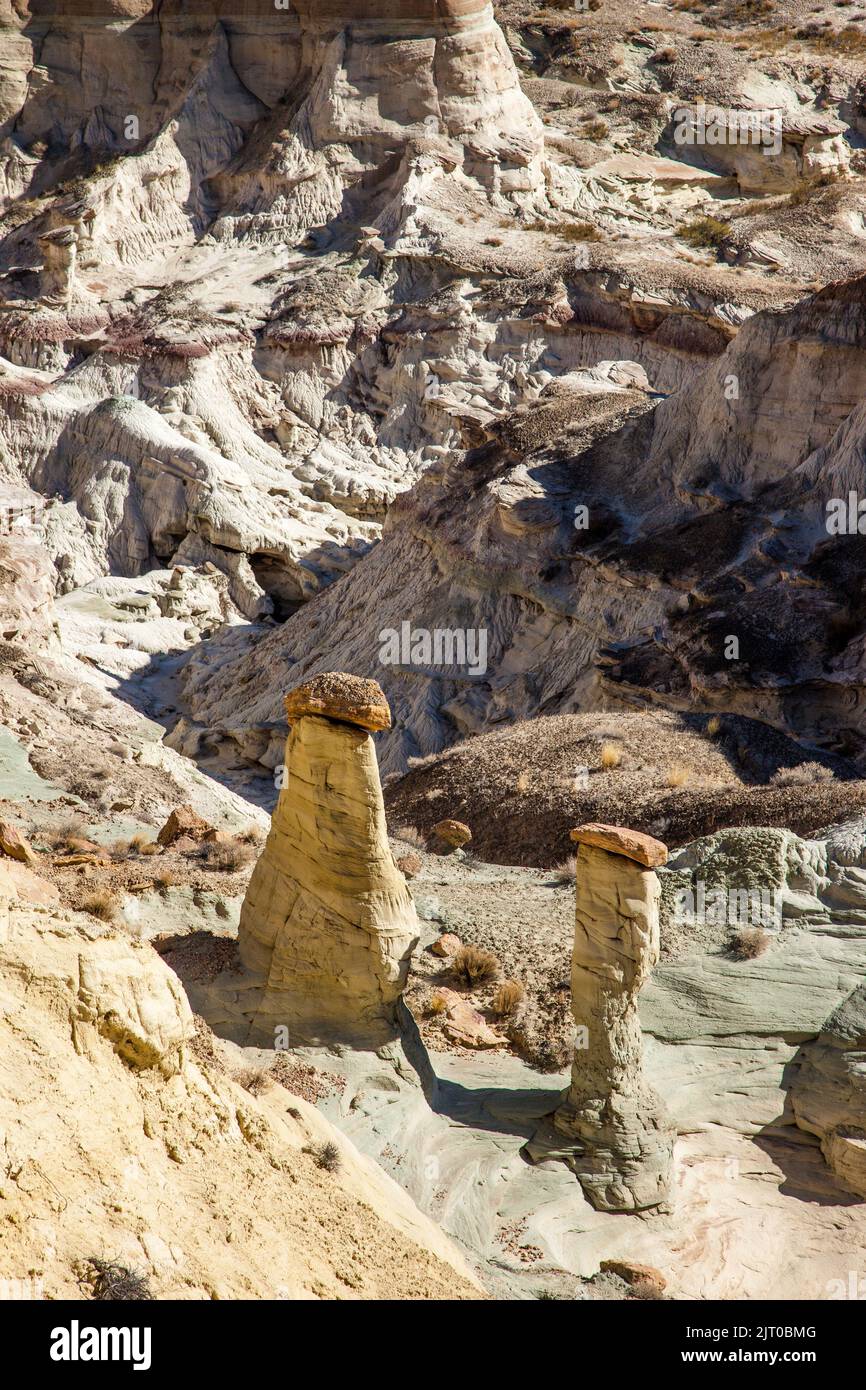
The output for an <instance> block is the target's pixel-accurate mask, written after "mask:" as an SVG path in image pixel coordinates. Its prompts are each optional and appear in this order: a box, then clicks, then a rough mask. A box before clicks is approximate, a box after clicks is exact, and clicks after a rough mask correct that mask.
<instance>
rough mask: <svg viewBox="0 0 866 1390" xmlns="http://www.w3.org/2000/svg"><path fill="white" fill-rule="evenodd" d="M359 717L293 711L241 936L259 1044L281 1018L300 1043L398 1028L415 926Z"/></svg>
mask: <svg viewBox="0 0 866 1390" xmlns="http://www.w3.org/2000/svg"><path fill="white" fill-rule="evenodd" d="M322 680H323V681H326V682H327V681H333V676H329V677H323V678H322ZM312 684H313V685H315V683H312ZM312 693H313V695H314V696H315V695H316V691H315V690H314V691H313V692H312ZM379 693H380V695H381V692H379ZM382 699H383V700H384V697H382ZM331 707H332V708H336V706H334V705H333V704H332V706H331ZM365 708H366V706H365ZM293 709H295V710H296V703H295V705H293ZM352 713H353V712H352V708H351V706H350V704H349V703H348V702H347V703H346V704H344V705H343V706H340V707H339V715H338V718H331V719H329V718H324V717H322V716H320V715H317V714H303V715H298V714H297V713H294V714H293V718H294V720H295V722H294V723H293V726H292V731H291V734H290V736H289V740H288V743H287V746H286V780H285V785H284V787H283V789H282V791H281V793H280V799H279V802H278V804H277V808H276V811H275V812H274V817H273V823H272V826H271V832H270V835H269V836H268V840H267V843H266V845H265V849H264V852H263V854H262V856H261V858H260V860H259V862H258V864H257V865H256V868H255V870H254V872H253V876H252V878H251V880H250V884H249V888H248V890H247V895H246V898H245V900H244V904H243V908H242V911H241V919H240V928H239V933H238V940H239V945H240V951H241V958H242V960H243V963H244V965H245V966H246V967H247V969H248V970H250V971H252V972H254V973H255V974H256V975H259V976H261V977H263V981H264V983H263V989H262V995H261V999H260V1001H259V1004H258V1008H257V1011H256V1013H255V1017H254V1019H253V1022H252V1025H251V1040H256V1039H258V1040H261V1041H263V1042H264V1041H268V1042H273V1039H274V1029H275V1028H277V1027H279V1026H281V1025H282V1026H286V1027H288V1029H289V1036H290V1040H291V1042H292V1043H293V1044H295V1043H300V1042H314V1041H342V1042H350V1043H353V1044H354V1045H373V1046H381V1045H382V1044H383V1043H385V1042H387V1041H389V1040H391V1039H395V1038H396V1037H397V1036H398V1035H399V1033H400V1027H401V1024H400V997H401V994H402V991H403V986H404V984H405V981H406V975H407V973H408V969H409V958H410V956H411V953H412V950H413V948H414V945H415V942H416V940H417V936H418V925H417V919H416V916H415V907H414V904H413V902H412V899H411V897H410V895H409V891H408V889H407V887H406V883H405V880H404V879H403V877H402V875H401V874H400V872H399V870H398V869H397V867H396V865H395V864H394V860H393V858H392V856H391V851H390V848H389V845H388V837H387V829H386V825H385V809H384V805H383V802H382V790H381V786H380V783H379V769H378V764H377V762H376V751H375V748H374V745H373V740H372V738H371V737H370V735H369V733H368V732H367V731H366V729H364V728H361V727H358V726H357V725H354V724H353V723H352V722H351V721H352ZM338 721H339V722H338Z"/></svg>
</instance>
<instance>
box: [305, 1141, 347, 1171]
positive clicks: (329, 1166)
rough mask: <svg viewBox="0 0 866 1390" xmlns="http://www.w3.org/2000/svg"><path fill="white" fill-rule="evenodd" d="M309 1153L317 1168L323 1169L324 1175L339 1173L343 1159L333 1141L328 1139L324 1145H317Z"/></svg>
mask: <svg viewBox="0 0 866 1390" xmlns="http://www.w3.org/2000/svg"><path fill="white" fill-rule="evenodd" d="M310 1152H311V1153H312V1155H313V1158H314V1159H315V1160H316V1167H317V1168H323V1169H324V1171H325V1172H326V1173H337V1172H339V1170H340V1166H341V1164H342V1162H343V1159H342V1155H341V1153H340V1150H339V1149H338V1148H337V1145H336V1144H335V1143H334V1142H333V1140H330V1139H329V1140H328V1142H327V1143H325V1144H317V1145H316V1146H315V1148H313V1149H311V1150H310Z"/></svg>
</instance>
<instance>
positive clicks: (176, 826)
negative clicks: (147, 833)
mask: <svg viewBox="0 0 866 1390" xmlns="http://www.w3.org/2000/svg"><path fill="white" fill-rule="evenodd" d="M212 832H213V826H212V825H209V824H208V822H207V821H206V820H203V819H202V817H201V816H200V815H199V814H198V812H197V811H194V810H193V808H192V807H191V806H178V807H177V808H176V809H175V810H174V811H172V813H171V815H170V816H169V818H168V820H167V821H166V822H165V825H164V826H163V827H162V829H161V830H160V832H159V834H158V835H157V837H156V841H157V844H160V845H175V844H176V843H177V842H178V841H181V840H188V841H192V842H193V843H196V842H198V841H200V840H204V839H205V837H206V836H207V835H209V834H211V833H212Z"/></svg>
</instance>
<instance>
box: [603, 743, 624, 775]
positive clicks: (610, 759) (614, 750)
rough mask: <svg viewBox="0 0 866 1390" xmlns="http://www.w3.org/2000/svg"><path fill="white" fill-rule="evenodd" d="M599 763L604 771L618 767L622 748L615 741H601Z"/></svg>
mask: <svg viewBox="0 0 866 1390" xmlns="http://www.w3.org/2000/svg"><path fill="white" fill-rule="evenodd" d="M600 761H601V765H602V767H603V768H604V769H605V771H606V772H610V770H611V769H612V768H614V767H619V765H620V763H621V762H622V749H621V748H620V747H619V746H618V745H617V744H615V743H603V744H602V745H601V757H600Z"/></svg>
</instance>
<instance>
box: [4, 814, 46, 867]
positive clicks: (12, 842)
mask: <svg viewBox="0 0 866 1390" xmlns="http://www.w3.org/2000/svg"><path fill="white" fill-rule="evenodd" d="M0 853H3V854H6V855H8V856H9V858H10V859H17V860H18V862H19V863H20V864H35V863H36V862H37V858H36V855H35V854H34V852H33V850H32V849H31V847H30V842H29V841H28V840H27V839H26V837H25V836H24V835H22V834H21V832H20V830H16V828H15V826H14V825H10V824H9V822H8V821H0Z"/></svg>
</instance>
